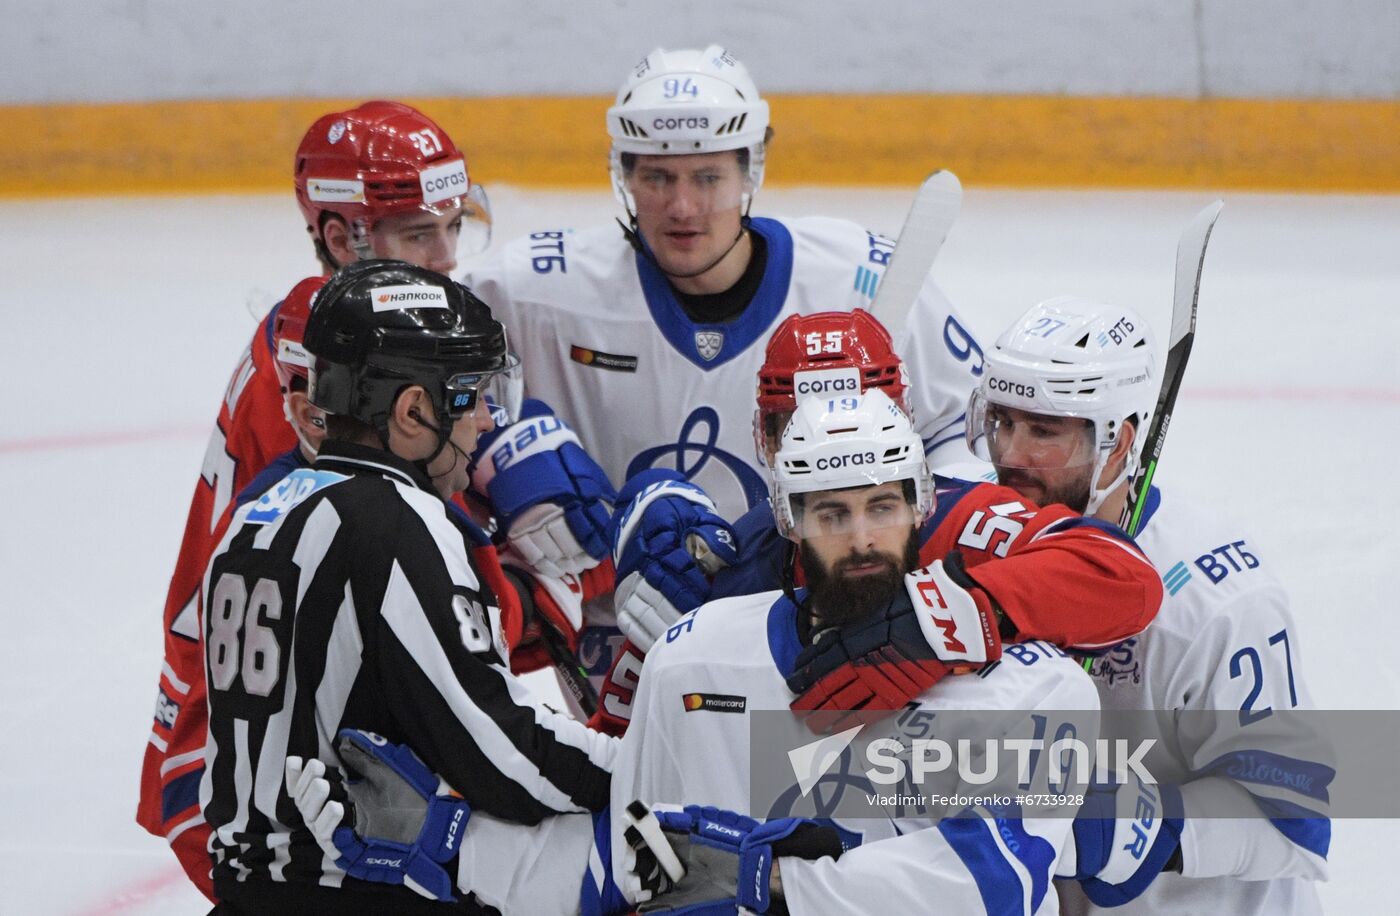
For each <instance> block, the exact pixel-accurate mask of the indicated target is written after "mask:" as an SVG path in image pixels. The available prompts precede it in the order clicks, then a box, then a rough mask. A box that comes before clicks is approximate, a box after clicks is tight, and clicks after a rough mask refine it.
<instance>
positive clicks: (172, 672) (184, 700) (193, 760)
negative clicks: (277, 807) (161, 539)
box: [136, 277, 325, 899]
mask: <svg viewBox="0 0 1400 916" xmlns="http://www.w3.org/2000/svg"><path fill="white" fill-rule="evenodd" d="M323 283H325V278H324V277H311V278H308V279H306V280H303V281H301V282H300V283H298V284H297V285H296V286H295V287H294V288H293V289H292V291H291V292H290V293H288V295H287V298H288V299H291V298H292V297H294V296H299V297H305V298H308V299H309V298H310V296H311V295H312V293H314V292H315V291H316V290H317V289H319V288H320V287H321V285H322V284H323ZM283 304H284V303H282V302H279V303H278V304H277V305H276V306H274V307H273V309H272V311H271V312H269V313H268V315H267V317H266V318H264V319H263V320H262V322H261V323H260V324H259V325H258V328H257V331H256V332H254V334H253V339H252V342H251V343H249V345H248V348H247V349H246V350H244V351H243V356H242V358H241V359H239V361H238V365H237V367H236V368H235V369H234V371H233V376H232V377H231V378H230V379H229V383H228V388H227V389H226V390H225V391H224V398H223V403H222V404H221V405H220V406H219V418H218V421H217V423H216V425H215V427H214V431H213V433H212V435H210V437H209V447H208V449H207V450H206V451H205V454H204V466H203V468H202V469H201V471H200V478H199V481H198V483H197V484H196V485H195V490H194V497H193V499H192V500H191V501H190V511H189V515H188V516H187V517H186V519H185V533H184V537H183V539H182V540H181V542H180V552H179V555H178V557H177V559H176V564H175V572H174V574H173V575H172V576H171V578H170V588H169V590H168V591H167V592H166V596H165V612H164V616H163V618H162V619H163V624H164V632H165V659H164V662H163V663H162V665H161V673H160V682H159V687H158V691H157V694H156V709H155V722H154V724H153V726H152V728H151V734H150V737H149V738H148V739H147V745H146V754H145V759H144V761H143V762H142V766H141V795H140V800H139V802H138V804H137V809H136V821H137V823H139V824H140V825H141V826H142V827H145V828H146V829H147V830H148V831H150V832H151V833H153V834H155V835H156V836H164V837H165V838H166V839H167V840H168V841H169V842H170V844H171V846H172V848H174V850H175V853H176V855H177V856H178V857H179V858H180V862H181V864H182V865H184V867H185V870H186V872H188V873H189V876H190V878H191V879H192V880H193V881H194V882H195V884H197V885H198V886H199V888H200V889H201V890H202V891H204V892H205V894H206V895H210V897H211V899H212V894H213V885H212V883H211V880H210V877H209V868H210V862H209V854H208V852H207V851H206V848H205V842H206V840H207V839H208V829H207V828H206V827H205V826H204V816H203V815H202V814H201V812H200V809H199V780H200V776H201V774H202V772H203V769H204V739H205V732H206V728H205V726H206V724H207V715H206V712H205V693H204V661H203V651H202V647H201V643H200V623H199V615H198V606H199V601H198V591H199V583H200V579H201V578H202V577H203V576H204V567H205V565H206V564H207V562H208V560H209V555H210V553H211V552H212V551H213V549H214V547H215V546H216V545H217V544H218V534H219V533H220V532H219V529H220V519H221V518H222V517H223V516H224V515H225V513H226V510H227V508H228V507H229V505H230V503H232V501H233V497H234V496H235V494H237V493H239V492H241V491H242V490H243V489H244V488H245V487H247V486H248V484H249V483H250V482H252V480H253V478H254V477H256V476H257V475H258V474H259V473H261V472H262V470H263V469H264V468H265V467H267V465H268V463H269V462H270V461H271V460H272V459H273V458H275V457H277V456H278V455H281V454H283V453H284V452H287V451H288V450H290V449H291V448H293V447H294V446H295V445H296V444H297V439H296V434H295V433H294V432H293V431H292V427H291V425H290V424H289V423H288V422H287V420H286V419H285V417H284V415H283V411H282V391H281V387H280V386H279V384H278V380H277V369H276V366H275V364H274V360H275V355H276V342H275V341H274V340H273V326H274V323H275V321H276V318H277V312H278V310H279V309H280V308H282V307H283Z"/></svg>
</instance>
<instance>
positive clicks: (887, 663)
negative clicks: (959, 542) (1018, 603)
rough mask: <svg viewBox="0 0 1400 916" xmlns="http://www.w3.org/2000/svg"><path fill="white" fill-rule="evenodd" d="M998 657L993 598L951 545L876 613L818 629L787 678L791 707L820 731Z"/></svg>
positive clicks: (899, 703)
mask: <svg viewBox="0 0 1400 916" xmlns="http://www.w3.org/2000/svg"><path fill="white" fill-rule="evenodd" d="M1000 657H1001V636H1000V634H999V633H998V630H997V620H996V614H995V610H994V607H993V605H992V601H991V598H990V597H989V596H988V595H987V593H986V592H984V591H982V589H981V588H980V587H978V585H977V583H976V582H974V581H973V580H972V578H971V577H970V576H968V574H967V571H966V570H964V569H963V565H962V555H961V554H959V553H958V552H957V551H954V552H953V553H950V554H949V555H948V556H947V557H945V558H943V559H942V560H940V561H936V562H934V563H932V564H930V565H928V566H926V567H924V568H923V569H918V570H915V571H914V572H912V573H909V574H908V575H906V576H905V577H904V590H903V591H902V592H901V593H899V594H898V595H896V596H895V598H894V599H893V600H892V601H891V602H890V603H889V604H888V605H886V606H885V608H884V609H882V610H881V611H880V612H879V613H877V614H875V615H872V616H871V617H869V618H867V619H865V620H861V621H857V622H855V623H851V624H847V625H846V626H843V627H833V628H831V629H827V630H823V631H821V632H819V633H817V634H816V635H815V636H814V637H813V640H812V645H810V646H808V647H807V648H805V649H803V650H802V652H801V653H800V654H799V655H798V656H797V663H796V666H795V667H794V669H793V673H792V675H791V676H790V677H788V679H787V683H788V687H789V688H790V689H791V690H792V692H793V693H796V694H797V698H796V699H794V700H793V701H792V704H791V707H792V710H793V712H795V713H797V714H798V715H799V716H803V717H804V721H805V722H806V724H807V726H808V727H809V728H810V729H811V730H812V731H814V732H817V733H819V734H820V733H824V732H827V731H830V730H832V729H835V728H836V727H837V726H839V725H840V724H842V722H844V721H845V720H846V718H847V715H848V714H849V713H851V712H857V711H866V712H874V711H877V710H878V711H891V710H896V709H899V708H901V707H903V706H904V704H906V703H908V702H910V701H911V700H914V699H915V698H917V697H918V696H919V695H920V694H922V693H923V692H924V691H926V690H928V689H929V688H930V687H932V686H933V685H934V684H936V683H938V682H939V681H940V680H942V679H943V677H944V676H945V675H947V674H950V673H960V672H962V671H967V670H972V669H974V668H980V667H981V666H982V665H984V664H986V663H987V662H991V661H996V660H997V659H999V658H1000Z"/></svg>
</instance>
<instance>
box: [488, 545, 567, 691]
mask: <svg viewBox="0 0 1400 916" xmlns="http://www.w3.org/2000/svg"><path fill="white" fill-rule="evenodd" d="M507 559H510V557H507ZM502 569H503V570H504V572H505V578H506V581H507V582H509V583H510V584H511V590H512V592H514V594H515V595H516V597H517V598H518V599H519V602H520V609H521V622H522V627H521V637H520V641H519V643H518V644H517V645H516V647H515V649H514V650H513V651H512V652H511V657H510V667H511V670H512V671H514V672H515V673H516V674H524V673H526V672H529V671H537V670H539V669H540V668H543V667H546V666H548V665H549V664H550V663H551V662H552V661H553V658H554V653H555V652H559V651H562V652H564V653H567V654H568V655H577V653H578V633H579V629H580V627H582V626H583V588H582V585H581V583H580V582H579V580H578V578H577V577H575V576H566V577H564V578H562V579H554V578H550V577H548V576H543V575H532V574H530V573H529V572H526V571H524V570H521V569H518V568H516V567H515V566H511V565H503V566H502ZM551 644H553V646H554V648H552V649H551Z"/></svg>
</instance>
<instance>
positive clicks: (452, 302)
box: [304, 260, 515, 446]
mask: <svg viewBox="0 0 1400 916" xmlns="http://www.w3.org/2000/svg"><path fill="white" fill-rule="evenodd" d="M304 346H305V347H306V349H307V351H308V352H309V354H310V355H311V373H310V374H311V384H310V398H311V403H313V404H315V405H316V406H317V407H320V408H321V409H322V410H325V411H327V412H329V413H333V414H339V415H342V416H347V417H352V418H354V419H356V420H359V421H360V422H361V423H365V424H367V425H369V426H370V427H372V428H373V429H375V430H376V431H377V432H378V433H379V436H380V438H381V439H382V440H384V442H385V444H386V446H387V443H388V432H387V431H388V422H389V414H390V411H391V410H392V408H393V404H394V400H395V399H396V398H397V397H398V395H399V392H401V391H403V390H404V389H405V388H407V387H408V386H410V385H421V386H423V388H425V389H426V390H427V392H428V395H429V397H430V398H431V399H432V403H433V412H434V414H436V417H437V421H438V428H439V429H440V430H442V431H443V433H442V434H443V437H444V439H445V438H446V435H447V432H448V431H449V430H450V429H451V426H452V423H453V421H454V420H455V419H456V418H458V417H460V416H462V415H463V414H464V413H467V412H470V411H472V410H474V409H475V408H476V404H477V399H478V398H480V397H482V396H484V395H485V392H486V388H487V386H488V384H490V383H491V382H492V381H493V379H495V378H496V377H497V376H500V375H501V374H502V373H506V372H509V371H511V370H512V369H513V368H514V365H515V363H514V358H513V357H512V356H510V354H509V351H508V349H507V346H506V332H505V328H504V327H503V326H502V325H501V323H500V322H499V321H496V320H495V319H494V318H492V317H491V309H490V308H489V307H488V306H487V305H486V303H484V302H482V301H481V300H480V299H478V298H477V297H476V296H475V295H473V294H472V292H471V290H469V289H467V288H466V287H465V286H463V285H462V284H460V283H457V282H454V281H453V280H450V279H448V278H447V277H445V276H443V275H442V274H439V273H436V272H435V271H431V270H428V269H426V268H423V267H415V266H414V265H412V264H407V263H405V262H403V261H390V260H367V261H356V262H354V263H352V264H349V265H346V266H345V267H343V268H341V269H340V270H339V271H337V272H336V273H335V275H333V276H332V277H331V278H330V280H328V281H327V282H326V285H325V286H324V287H322V289H321V291H320V292H319V293H318V294H317V296H316V300H315V302H313V303H312V306H311V316H310V317H309V318H308V319H307V323H306V336H305V340H304Z"/></svg>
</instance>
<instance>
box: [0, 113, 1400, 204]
mask: <svg viewBox="0 0 1400 916" xmlns="http://www.w3.org/2000/svg"><path fill="white" fill-rule="evenodd" d="M358 101H360V100H358V99H356V100H351V99H341V100H336V99H312V100H307V99H296V100H290V99H282V100H257V101H194V102H152V103H141V104H102V105H39V106H0V117H3V118H4V121H3V123H4V124H5V125H6V127H7V128H8V129H7V130H6V138H5V142H4V144H3V146H0V196H6V197H38V196H53V195H110V194H151V193H190V192H223V191H281V190H287V189H288V188H289V187H290V175H291V163H292V153H293V151H294V150H295V148H296V144H297V141H298V140H299V139H300V138H301V134H302V132H303V131H304V130H305V129H306V127H307V125H309V124H310V123H311V122H312V121H313V120H315V119H316V118H317V117H318V116H319V115H321V114H323V113H325V112H326V111H330V110H333V109H335V108H345V107H350V106H352V105H354V104H356V103H357V102H358ZM407 101H410V102H411V103H412V104H415V105H417V106H419V107H420V108H422V109H423V110H424V111H425V112H427V113H428V114H429V115H431V116H432V117H433V118H435V119H436V120H437V121H439V122H440V123H441V124H442V125H443V127H445V128H446V129H447V131H448V133H450V134H451V135H452V136H453V137H454V138H455V139H456V140H457V141H458V142H459V143H460V144H462V145H464V146H465V147H466V149H467V155H468V161H469V164H470V168H471V170H472V173H473V175H474V176H476V177H478V178H479V179H480V180H482V181H484V182H486V183H488V184H489V183H492V182H501V183H509V184H516V185H525V186H566V187H567V186H593V187H597V188H604V187H606V186H607V176H606V169H607V147H608V143H607V136H606V133H605V130H604V126H603V112H604V111H605V109H606V108H607V105H608V104H609V101H610V100H609V99H607V98H603V97H549V98H541V97H522V98H467V99H409V100H407ZM770 101H771V103H772V108H773V124H774V127H775V128H776V131H777V135H776V137H775V139H774V143H773V147H772V154H771V156H770V157H769V160H768V163H769V164H768V180H769V181H771V182H773V183H775V184H789V185H793V184H881V185H909V184H912V183H915V182H917V181H918V180H920V179H921V178H922V177H923V176H924V175H925V174H927V173H928V172H930V171H932V170H933V169H934V168H937V167H945V168H951V169H953V170H954V171H956V172H957V173H958V175H959V176H960V177H961V178H962V179H963V181H964V182H965V183H966V184H969V185H973V186H989V185H1005V186H1021V187H1026V186H1029V187H1116V188H1126V187H1158V188H1197V187H1200V188H1207V187H1208V188H1242V189H1259V190H1264V189H1273V190H1294V191H1357V192H1392V193H1393V192H1400V142H1397V141H1398V140H1400V101H1334V100H1327V101H1323V100H1249V99H1208V100H1193V99H1169V98H1086V97H1080V96H973V95H957V96H927V95H842V96H834V95H787V96H783V95H779V96H773V97H771V99H770Z"/></svg>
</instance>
